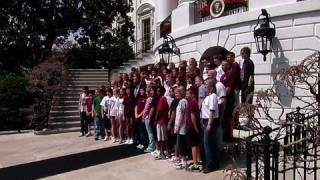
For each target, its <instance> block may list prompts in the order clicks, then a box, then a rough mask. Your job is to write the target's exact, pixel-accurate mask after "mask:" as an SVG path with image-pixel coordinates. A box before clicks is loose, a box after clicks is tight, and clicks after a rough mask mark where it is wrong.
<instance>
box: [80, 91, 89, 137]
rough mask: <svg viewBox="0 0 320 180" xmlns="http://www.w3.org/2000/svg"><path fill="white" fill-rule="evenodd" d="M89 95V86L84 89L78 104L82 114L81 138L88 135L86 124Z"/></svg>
mask: <svg viewBox="0 0 320 180" xmlns="http://www.w3.org/2000/svg"><path fill="white" fill-rule="evenodd" d="M88 95H89V88H88V86H85V87H83V88H82V93H81V94H80V98H79V104H78V108H79V112H80V125H81V130H80V137H82V136H84V135H85V134H87V133H88V127H87V122H86V121H87V113H86V110H87V106H86V102H87V99H88Z"/></svg>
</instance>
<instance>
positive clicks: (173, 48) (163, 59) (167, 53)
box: [158, 34, 180, 66]
mask: <svg viewBox="0 0 320 180" xmlns="http://www.w3.org/2000/svg"><path fill="white" fill-rule="evenodd" d="M158 51H159V56H160V64H161V65H163V66H168V65H169V63H170V61H171V58H172V55H173V54H175V55H178V56H179V55H180V49H179V48H178V47H177V45H176V43H175V40H174V39H173V37H172V36H170V35H169V34H166V35H164V36H163V43H162V45H161V47H160V48H159V50H158Z"/></svg>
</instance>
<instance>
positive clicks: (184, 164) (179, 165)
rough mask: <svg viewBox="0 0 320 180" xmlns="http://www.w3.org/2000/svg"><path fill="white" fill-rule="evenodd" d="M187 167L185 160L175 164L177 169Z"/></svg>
mask: <svg viewBox="0 0 320 180" xmlns="http://www.w3.org/2000/svg"><path fill="white" fill-rule="evenodd" d="M186 167H187V162H181V163H180V164H178V165H176V169H177V170H181V169H185V168H186Z"/></svg>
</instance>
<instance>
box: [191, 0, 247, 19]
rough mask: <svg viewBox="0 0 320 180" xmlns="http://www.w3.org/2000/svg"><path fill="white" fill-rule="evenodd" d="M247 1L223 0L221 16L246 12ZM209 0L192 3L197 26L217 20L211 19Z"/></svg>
mask: <svg viewBox="0 0 320 180" xmlns="http://www.w3.org/2000/svg"><path fill="white" fill-rule="evenodd" d="M248 1H249V0H237V1H235V0H224V2H225V9H224V12H223V14H222V15H221V16H220V17H223V16H229V15H234V14H238V13H243V12H246V11H248ZM211 2H212V1H211V0H198V1H195V2H194V21H195V22H194V23H195V24H198V23H201V22H205V21H209V20H211V19H215V18H219V17H213V16H211V14H210V5H211Z"/></svg>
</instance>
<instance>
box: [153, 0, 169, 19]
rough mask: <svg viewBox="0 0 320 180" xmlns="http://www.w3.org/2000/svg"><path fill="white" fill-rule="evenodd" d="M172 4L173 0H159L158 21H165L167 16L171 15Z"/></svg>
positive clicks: (157, 5)
mask: <svg viewBox="0 0 320 180" xmlns="http://www.w3.org/2000/svg"><path fill="white" fill-rule="evenodd" d="M171 4H172V2H171V0H157V4H156V7H157V9H156V11H157V22H161V21H163V20H164V19H165V18H166V17H168V16H169V15H170V13H171V11H172V9H171Z"/></svg>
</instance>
